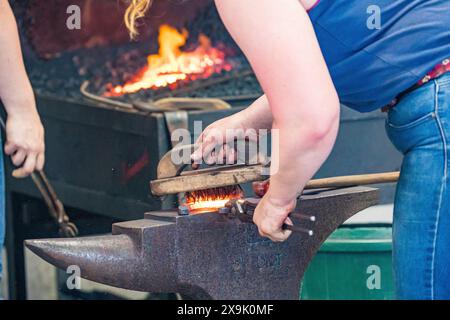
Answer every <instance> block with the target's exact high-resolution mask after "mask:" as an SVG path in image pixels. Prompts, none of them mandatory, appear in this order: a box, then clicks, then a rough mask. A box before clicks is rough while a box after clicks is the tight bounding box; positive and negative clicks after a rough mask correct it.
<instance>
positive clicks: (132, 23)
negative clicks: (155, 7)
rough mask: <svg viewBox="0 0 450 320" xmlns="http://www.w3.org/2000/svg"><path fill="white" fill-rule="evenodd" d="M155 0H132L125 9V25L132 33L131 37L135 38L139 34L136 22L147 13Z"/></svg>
mask: <svg viewBox="0 0 450 320" xmlns="http://www.w3.org/2000/svg"><path fill="white" fill-rule="evenodd" d="M152 3H153V0H131V2H130V5H129V6H128V8H127V10H126V11H125V17H124V21H125V25H126V26H127V29H128V31H129V33H130V38H131V39H135V38H136V36H137V35H138V34H139V32H138V30H137V27H136V22H137V20H138V19H141V18H143V17H144V16H145V13H146V12H147V10H148V9H149V8H150V6H151V5H152Z"/></svg>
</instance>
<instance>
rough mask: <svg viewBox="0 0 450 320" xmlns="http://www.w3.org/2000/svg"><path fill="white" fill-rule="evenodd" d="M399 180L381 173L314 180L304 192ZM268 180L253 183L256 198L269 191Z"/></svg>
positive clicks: (392, 174) (396, 176)
mask: <svg viewBox="0 0 450 320" xmlns="http://www.w3.org/2000/svg"><path fill="white" fill-rule="evenodd" d="M399 178H400V172H399V171H396V172H383V173H372V174H360V175H350V176H340V177H330V178H322V179H314V180H311V181H309V182H308V183H307V184H306V186H305V188H304V190H310V189H324V188H345V187H353V186H367V185H373V184H381V183H395V182H397V181H398V179H399ZM269 185H270V180H269V179H267V180H265V181H254V182H253V184H252V187H253V192H254V193H255V195H256V196H258V197H263V196H264V195H265V194H266V192H267V190H268V189H269Z"/></svg>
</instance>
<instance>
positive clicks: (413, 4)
mask: <svg viewBox="0 0 450 320" xmlns="http://www.w3.org/2000/svg"><path fill="white" fill-rule="evenodd" d="M301 1H302V4H303V5H304V6H305V8H307V9H310V10H309V15H310V18H311V21H312V23H313V25H314V29H315V31H316V35H317V38H318V40H319V43H320V46H321V49H322V52H323V55H324V57H325V60H326V62H327V65H328V68H329V70H330V73H331V76H332V78H333V81H334V84H335V86H336V90H337V91H338V94H339V97H340V99H341V102H342V103H344V104H346V105H348V106H349V107H352V108H354V109H356V110H358V111H362V112H367V111H372V110H374V109H377V108H380V107H382V106H384V105H386V104H388V103H389V102H390V101H391V100H392V99H394V98H395V97H396V96H397V95H398V94H399V93H401V92H403V91H405V90H406V89H408V88H409V87H411V86H412V85H414V84H415V83H416V82H417V81H419V80H420V79H421V78H423V77H424V76H425V75H426V73H427V72H429V71H430V70H431V69H432V68H433V67H434V66H435V65H436V64H437V63H439V62H441V61H442V60H444V59H446V58H449V57H450V14H449V13H450V0H320V1H318V3H316V1H309V0H301Z"/></svg>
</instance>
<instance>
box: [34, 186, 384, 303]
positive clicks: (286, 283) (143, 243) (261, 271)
mask: <svg viewBox="0 0 450 320" xmlns="http://www.w3.org/2000/svg"><path fill="white" fill-rule="evenodd" d="M377 195H378V194H377V190H376V189H373V188H368V187H353V188H343V189H336V190H312V191H309V192H308V193H306V194H304V195H303V196H301V198H300V200H299V205H298V207H297V210H296V211H298V212H301V213H302V214H305V215H311V216H312V215H313V216H314V217H315V222H314V226H313V227H312V226H309V225H305V224H308V223H312V222H311V221H310V222H305V221H295V220H294V224H298V225H305V227H310V228H313V229H314V234H313V235H312V236H308V235H306V234H304V233H295V232H294V233H293V234H292V235H291V237H290V238H289V239H288V240H287V241H286V242H283V243H274V242H272V241H270V240H268V239H265V238H262V237H260V236H259V234H258V232H257V228H256V226H255V225H254V224H253V223H249V222H243V221H241V220H239V219H230V218H229V217H228V216H225V215H223V214H221V213H219V212H207V213H199V214H189V215H180V214H179V213H178V211H177V210H165V211H153V212H149V213H146V214H145V217H144V219H140V220H134V221H129V222H123V223H117V224H114V225H113V228H112V235H107V236H98V237H86V238H75V239H45V240H29V241H26V246H27V247H28V248H29V249H31V250H32V251H33V252H34V253H36V254H37V255H39V256H40V257H42V258H43V259H45V260H46V261H48V262H49V263H51V264H54V265H55V266H57V267H59V268H61V269H63V270H65V269H66V268H67V267H68V266H71V265H77V266H79V267H80V270H81V277H83V278H86V279H89V280H92V281H96V282H100V283H103V284H108V285H112V286H115V287H120V288H125V289H131V290H138V291H145V292H179V293H181V294H183V295H185V296H188V297H191V298H197V299H298V297H299V291H300V283H301V280H302V277H303V274H304V272H305V270H306V268H307V267H308V264H309V262H310V261H311V259H312V258H313V256H314V255H315V253H316V252H317V250H318V249H319V247H320V245H321V244H322V243H323V242H324V241H325V240H326V238H327V237H328V236H329V235H330V234H331V233H332V232H333V231H334V230H335V229H336V228H337V227H338V226H340V225H341V224H342V223H343V222H344V221H345V220H347V219H348V218H350V217H351V216H353V215H354V214H355V213H357V212H359V211H361V210H363V209H365V208H367V207H370V206H372V205H374V204H376V203H377V198H378V197H377Z"/></svg>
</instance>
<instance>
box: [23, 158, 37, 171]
mask: <svg viewBox="0 0 450 320" xmlns="http://www.w3.org/2000/svg"><path fill="white" fill-rule="evenodd" d="M36 158H37V155H36V154H35V153H29V154H28V156H27V159H26V160H25V164H24V165H23V167H22V169H23V172H24V174H26V175H27V176H29V175H30V174H32V173H33V171H34V170H35V169H36V160H37V159H36Z"/></svg>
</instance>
